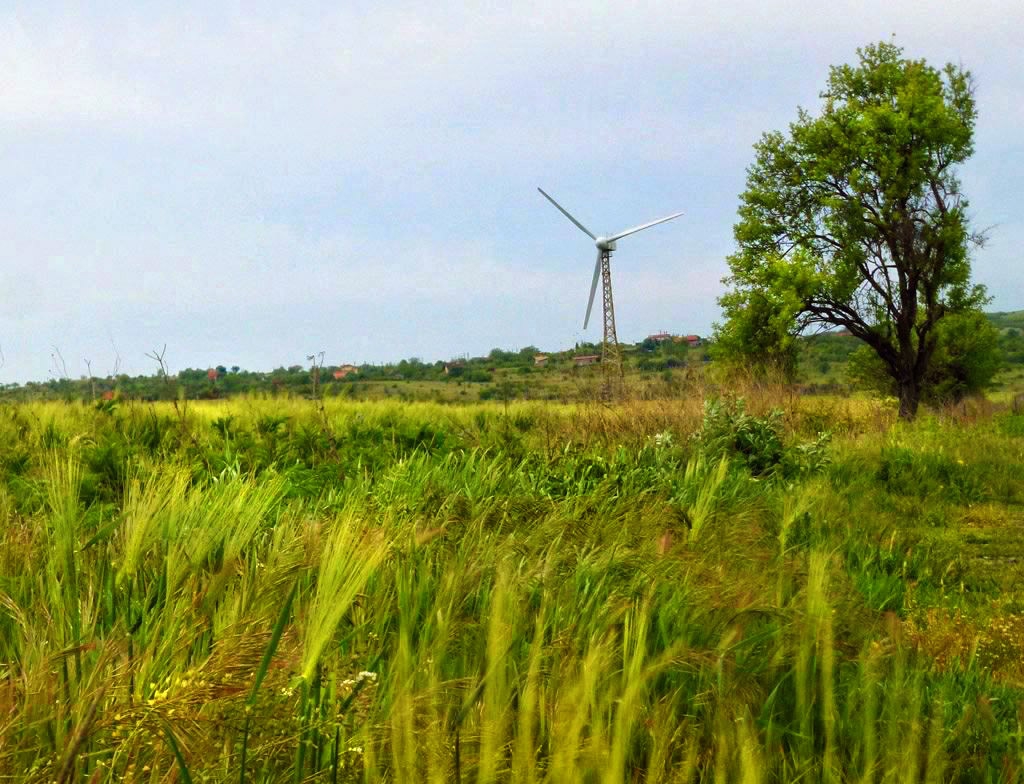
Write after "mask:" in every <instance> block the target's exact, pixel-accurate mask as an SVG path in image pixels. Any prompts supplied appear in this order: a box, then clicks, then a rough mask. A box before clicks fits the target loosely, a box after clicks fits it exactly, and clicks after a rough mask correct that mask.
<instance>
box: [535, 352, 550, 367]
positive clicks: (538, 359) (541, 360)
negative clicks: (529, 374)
mask: <svg viewBox="0 0 1024 784" xmlns="http://www.w3.org/2000/svg"><path fill="white" fill-rule="evenodd" d="M533 364H534V366H536V367H547V364H548V355H547V354H534V355H533Z"/></svg>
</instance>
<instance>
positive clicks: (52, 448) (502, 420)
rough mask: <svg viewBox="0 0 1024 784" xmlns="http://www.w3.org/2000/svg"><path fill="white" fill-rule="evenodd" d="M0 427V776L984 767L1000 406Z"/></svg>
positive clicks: (968, 776) (722, 778) (920, 771)
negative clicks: (909, 416)
mask: <svg viewBox="0 0 1024 784" xmlns="http://www.w3.org/2000/svg"><path fill="white" fill-rule="evenodd" d="M719 394H720V395H721V396H720V397H715V396H714V395H712V394H711V391H705V392H700V391H699V390H698V391H697V392H693V391H691V393H690V394H688V395H686V396H678V397H674V398H663V399H655V400H643V401H633V402H626V403H622V404H618V405H615V406H606V405H602V404H600V403H578V404H561V403H541V402H532V403H531V402H509V401H506V402H504V403H502V402H493V403H471V404H464V405H447V404H440V403H399V402H395V401H350V400H343V399H340V398H338V399H328V400H327V401H324V402H314V401H310V400H301V399H290V400H289V399H283V398H281V399H276V400H272V399H258V398H249V399H245V398H243V399H235V400H230V401H209V402H203V403H189V404H187V405H186V404H185V403H184V402H183V401H182V402H179V403H174V404H172V403H139V402H131V401H120V402H119V401H102V402H100V403H96V404H93V403H68V402H37V403H21V404H5V405H3V406H2V407H0V519H2V520H3V528H2V530H0V537H2V538H0V780H3V781H19V782H20V781H26V782H54V781H56V782H120V781H149V782H165V781H166V782H170V781H181V782H190V781H196V782H199V781H210V782H214V781H216V782H221V781H240V782H245V781H254V782H302V781H318V782H363V781H365V782H452V781H456V782H531V783H532V782H609V783H610V782H698V781H700V782H733V781H736V782H798V781H799V782H897V781H898V782H917V781H921V782H940V781H943V782H944V781H962V782H1012V781H1019V780H1021V779H1022V777H1024V657H1022V653H1024V583H1022V581H1021V577H1022V576H1024V539H1022V537H1021V529H1022V525H1024V471H1022V470H1021V466H1022V464H1024V415H1021V414H1014V413H1013V412H1012V410H1010V408H1009V406H1008V405H1004V406H1000V405H993V404H987V403H984V402H983V401H982V402H968V403H967V404H964V405H961V406H958V407H956V408H951V409H948V410H944V411H940V412H933V413H929V414H925V415H922V416H921V417H920V418H919V419H918V420H917V421H916V422H915V423H913V424H910V425H908V424H905V423H900V422H897V421H896V418H895V411H894V408H893V406H892V405H891V403H886V402H875V401H870V400H858V399H850V398H830V397H798V396H795V395H793V394H792V393H790V392H787V391H786V390H784V389H782V388H774V387H758V386H753V385H752V386H749V387H748V388H746V389H744V390H742V394H741V395H724V394H722V393H720V392H719Z"/></svg>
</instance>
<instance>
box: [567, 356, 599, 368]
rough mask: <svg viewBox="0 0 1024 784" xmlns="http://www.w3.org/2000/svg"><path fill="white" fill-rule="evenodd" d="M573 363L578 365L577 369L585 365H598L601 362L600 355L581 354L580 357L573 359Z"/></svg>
mask: <svg viewBox="0 0 1024 784" xmlns="http://www.w3.org/2000/svg"><path fill="white" fill-rule="evenodd" d="M572 361H573V362H575V363H576V367H583V366H584V365H596V364H597V363H598V362H600V361H601V356H600V355H599V354H581V355H580V356H578V357H573V358H572Z"/></svg>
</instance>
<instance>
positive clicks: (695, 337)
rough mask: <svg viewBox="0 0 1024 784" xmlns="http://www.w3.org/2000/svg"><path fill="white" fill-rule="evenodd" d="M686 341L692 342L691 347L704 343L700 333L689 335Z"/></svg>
mask: <svg viewBox="0 0 1024 784" xmlns="http://www.w3.org/2000/svg"><path fill="white" fill-rule="evenodd" d="M686 342H687V343H689V344H690V348H696V347H697V346H699V345H701V343H703V341H702V340H701V339H700V335H687V336H686Z"/></svg>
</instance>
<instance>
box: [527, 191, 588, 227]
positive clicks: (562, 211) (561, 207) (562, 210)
mask: <svg viewBox="0 0 1024 784" xmlns="http://www.w3.org/2000/svg"><path fill="white" fill-rule="evenodd" d="M537 190H539V191H540V195H541V196H543V197H544V198H545V199H547V200H548V201H549V202H551V203H552V204H554V205H555V206H556V207H557V208H558V211H559V212H560V213H562V214H563V215H564V216H565V217H567V218H568V219H569V220H571V221H572V222H573V223H574V224H576V228H577V229H579V230H580V231H582V232H583V233H584V234H586V235H587V236H588V237H590V239H592V240H596V239H597V237H595V236H594V235H593V234H591V233H590V229H588V228H587V227H586V226H584V225H583V224H582V223H580V222H579V221H578V220H576V219H575V218H574V217H573V216H572V215H570V214H569V211H568V210H566V209H565V207H563V206H562V205H561V204H559V203H558V202H557V201H555V200H554V199H552V198H551V197H550V196H548V195H547V194H546V193H544V189H543V188H537Z"/></svg>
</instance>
